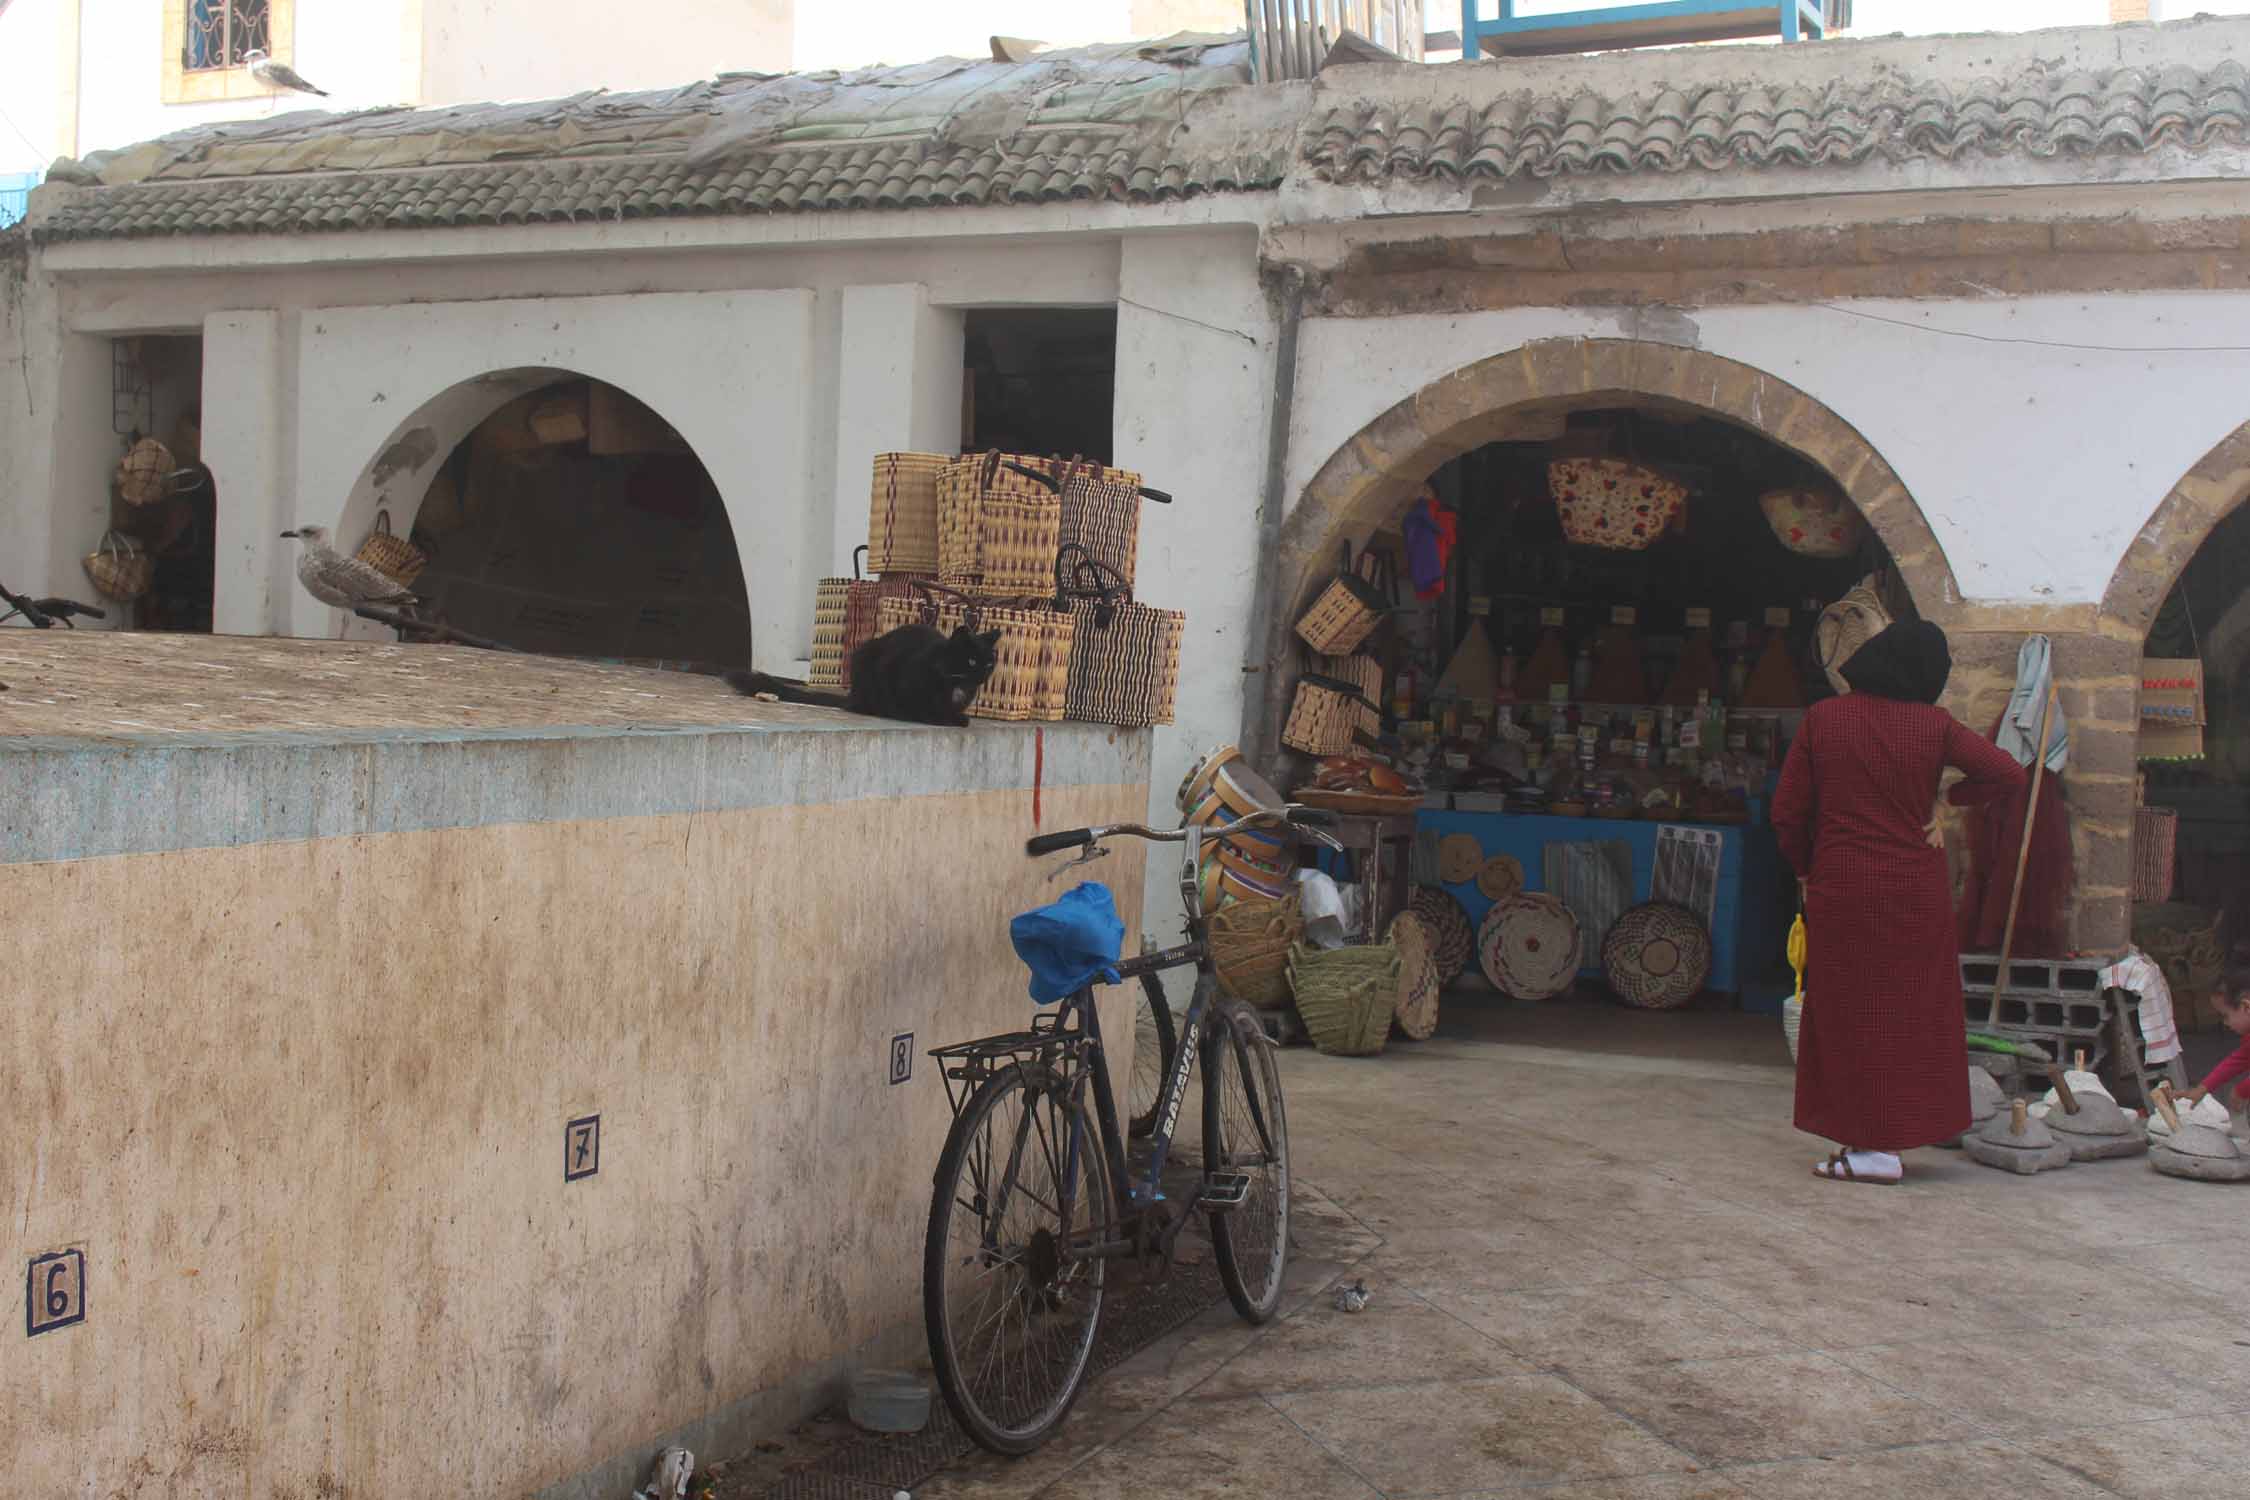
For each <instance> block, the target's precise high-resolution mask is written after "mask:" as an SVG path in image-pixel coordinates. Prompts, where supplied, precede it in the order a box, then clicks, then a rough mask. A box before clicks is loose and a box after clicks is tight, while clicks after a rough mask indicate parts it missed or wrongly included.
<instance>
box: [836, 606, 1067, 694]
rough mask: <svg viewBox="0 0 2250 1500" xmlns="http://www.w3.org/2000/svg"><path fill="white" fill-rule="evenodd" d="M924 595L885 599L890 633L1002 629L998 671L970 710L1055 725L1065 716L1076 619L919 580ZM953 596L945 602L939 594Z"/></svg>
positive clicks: (882, 616)
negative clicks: (923, 628)
mask: <svg viewBox="0 0 2250 1500" xmlns="http://www.w3.org/2000/svg"><path fill="white" fill-rule="evenodd" d="M914 587H915V589H916V590H917V591H918V592H919V594H920V595H921V597H919V598H903V599H902V598H895V597H893V598H885V599H884V600H883V601H882V604H881V610H880V621H881V628H882V630H883V631H884V632H886V633H887V632H889V631H893V630H896V629H898V628H899V627H900V626H901V625H914V624H921V625H928V626H930V627H932V628H933V629H937V630H942V631H944V632H945V633H946V634H948V635H951V634H952V633H953V632H954V631H956V630H959V629H961V628H963V627H964V626H965V627H967V628H968V629H970V630H996V631H998V632H999V633H1000V639H999V641H998V642H997V643H996V644H995V645H994V647H993V654H994V657H995V663H994V666H993V669H992V675H991V676H990V677H988V678H987V679H985V684H984V686H983V688H981V689H980V690H979V691H978V693H977V695H976V697H975V698H974V699H972V700H970V703H969V707H968V714H969V716H970V717H971V718H976V719H1002V720H1007V721H1010V722H1016V723H1021V722H1024V721H1027V720H1037V721H1042V722H1048V723H1052V722H1054V721H1056V720H1059V719H1061V718H1062V716H1063V687H1064V684H1065V683H1066V682H1067V681H1068V679H1069V675H1070V651H1071V644H1072V638H1071V619H1070V616H1069V615H1068V614H1066V613H1063V612H1061V611H1057V610H1053V609H1045V608H1032V609H1010V608H1005V607H999V606H991V605H981V604H978V603H977V602H976V601H974V600H970V599H964V598H961V597H960V596H959V595H957V594H953V593H952V591H951V590H949V589H946V588H943V587H941V586H938V585H933V584H928V583H920V582H917V583H916V584H915V585H914ZM940 594H946V595H949V596H950V597H948V598H946V599H943V600H941V599H940V598H939V597H938V596H939V595H940Z"/></svg>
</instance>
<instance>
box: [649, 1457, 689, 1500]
mask: <svg viewBox="0 0 2250 1500" xmlns="http://www.w3.org/2000/svg"><path fill="white" fill-rule="evenodd" d="M694 1476H695V1455H694V1454H692V1453H690V1452H688V1451H687V1449H685V1448H667V1449H665V1450H664V1451H663V1452H662V1453H659V1454H658V1455H657V1456H656V1472H655V1473H653V1474H651V1475H649V1477H648V1488H647V1489H644V1490H635V1491H634V1494H635V1495H645V1496H647V1497H648V1500H687V1487H688V1480H690V1479H691V1478H693V1477H694Z"/></svg>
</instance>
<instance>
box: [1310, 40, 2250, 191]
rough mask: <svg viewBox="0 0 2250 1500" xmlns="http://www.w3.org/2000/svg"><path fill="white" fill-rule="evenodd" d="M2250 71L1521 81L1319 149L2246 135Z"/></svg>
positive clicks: (1667, 160)
mask: <svg viewBox="0 0 2250 1500" xmlns="http://www.w3.org/2000/svg"><path fill="white" fill-rule="evenodd" d="M2246 135H2250V74H2246V73H2245V71H2244V68H2243V65H2242V64H2241V63H2239V62H2236V61H2233V60H2232V59H2229V60H2227V61H2225V62H2221V63H2218V64H2216V65H2215V66H2213V67H2210V68H2208V69H2197V68H2192V67H2187V66H2172V67H2166V68H2162V69H2142V68H2119V69H2116V70H2114V71H2111V72H2107V73H2095V72H2085V71H2073V72H2067V73H2055V74H2049V73H2047V72H2045V71H2044V70H2037V69H2034V70H2030V71H2027V72H2024V73H2022V74H2019V75H2018V76H2016V77H2015V78H2013V79H2012V80H2010V81H2008V82H2006V83H1996V82H1983V83H1978V84H1975V85H1973V86H1970V87H1965V88H1961V89H1958V90H1956V89H1950V88H1947V87H1945V86H1944V85H1942V84H1922V85H1914V84H1908V83H1904V82H1901V81H1899V80H1896V79H1884V80H1881V81H1878V82H1874V83H1858V82H1849V81H1843V80H1838V81H1832V82H1829V83H1827V84H1826V85H1824V86H1821V87H1817V88H1815V87H1809V86H1793V87H1786V88H1780V89H1771V90H1769V89H1765V88H1758V87H1741V86H1733V87H1707V88H1698V89H1695V90H1692V91H1682V90H1679V89H1661V90H1657V91H1652V92H1650V93H1648V94H1646V95H1638V94H1636V95H1627V96H1620V97H1608V96H1604V95H1601V94H1595V93H1581V94H1577V95H1575V96H1570V97H1565V96H1560V95H1548V96H1532V95H1523V94H1515V95H1509V96H1505V97H1502V98H1499V99H1496V100H1494V101H1493V102H1491V103H1489V104H1485V105H1482V106H1481V107H1480V106H1477V105H1474V104H1468V103H1462V104H1453V105H1447V106H1440V107H1435V108H1415V107H1392V106H1389V105H1387V104H1367V103H1358V104H1350V105H1344V106H1341V107H1336V108H1331V109H1329V110H1327V111H1326V112H1325V114H1324V116H1323V118H1322V119H1321V120H1320V122H1319V123H1318V125H1317V126H1316V127H1315V128H1314V129H1313V130H1312V132H1311V133H1310V137H1309V139H1308V142H1307V147H1306V160H1307V161H1308V163H1309V164H1310V165H1311V166H1312V168H1313V170H1314V173H1315V175H1317V176H1319V177H1320V178H1322V179H1325V180H1327V181H1331V182H1365V181H1377V180H1381V179H1385V178H1407V179H1424V180H1440V181H1457V182H1467V181H1474V180H1477V179H1494V180H1504V179H1507V178H1511V177H1517V176H1531V177H1554V176H1559V175H1563V174H1572V173H1597V172H1686V171H1691V170H1703V171H1718V170H1721V169H1725V168H1730V167H1779V166H1800V167H1802V166H1822V165H1846V166H1849V165H1857V164H1859V163H1862V162H1867V161H1871V160H1883V161H1893V162H1896V161H1910V160H1915V159H1918V158H1923V159H1938V160H1944V161H1952V160H1956V159H1958V158H1962V157H1968V156H1973V155H1978V154H1983V155H2000V154H2007V153H2020V154H2024V155H2030V156H2036V157H2052V156H2064V155H2071V156H2087V155H2094V154H2097V153H2145V152H2149V151H2154V150H2157V149H2159V148H2161V147H2165V146H2184V147H2191V148H2193V147H2202V146H2207V145H2210V144H2212V143H2214V142H2221V141H2223V142H2229V143H2233V144H2241V143H2243V141H2244V140H2245V137H2246Z"/></svg>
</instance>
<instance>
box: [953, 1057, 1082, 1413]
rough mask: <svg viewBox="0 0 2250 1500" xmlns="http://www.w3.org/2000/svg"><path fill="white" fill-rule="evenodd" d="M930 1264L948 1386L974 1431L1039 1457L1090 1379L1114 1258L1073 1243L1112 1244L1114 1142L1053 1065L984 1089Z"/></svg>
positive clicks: (961, 1137)
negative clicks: (1083, 1252)
mask: <svg viewBox="0 0 2250 1500" xmlns="http://www.w3.org/2000/svg"><path fill="white" fill-rule="evenodd" d="M935 1186H936V1192H935V1194H934V1196H933V1197H932V1199H931V1202H930V1228H929V1237H928V1239H927V1240H926V1241H925V1243H924V1245H923V1254H922V1316H923V1319H924V1321H925V1322H926V1323H927V1325H928V1328H929V1335H930V1360H931V1363H932V1364H933V1365H934V1366H935V1367H936V1370H937V1380H938V1387H939V1389H941V1390H943V1391H944V1392H945V1400H946V1404H947V1405H948V1406H950V1407H951V1408H952V1409H953V1415H954V1416H955V1417H956V1418H957V1419H959V1421H960V1423H961V1427H962V1430H963V1431H965V1432H967V1433H968V1434H969V1436H970V1437H972V1438H974V1439H975V1440H976V1441H977V1442H978V1443H979V1444H981V1445H982V1446H984V1447H986V1448H989V1449H991V1450H992V1451H993V1452H995V1453H1006V1454H1018V1453H1029V1452H1030V1451H1031V1450H1032V1449H1034V1448H1037V1447H1038V1446H1039V1445H1040V1444H1041V1443H1042V1442H1044V1441H1046V1439H1047V1437H1048V1435H1049V1434H1050V1433H1052V1432H1053V1431H1054V1430H1055V1428H1056V1427H1057V1426H1058V1425H1059V1424H1060V1423H1061V1422H1062V1419H1063V1417H1064V1415H1065V1414H1066V1413H1068V1412H1069V1410H1070V1404H1071V1402H1072V1401H1074V1400H1076V1399H1077V1396H1078V1390H1079V1387H1080V1386H1082V1385H1083V1384H1084V1383H1085V1380H1086V1369H1087V1361H1088V1360H1089V1359H1090V1358H1091V1356H1092V1355H1093V1352H1094V1334H1095V1332H1096V1330H1097V1329H1098V1328H1099V1326H1100V1324H1101V1311H1102V1286H1103V1281H1104V1272H1105V1270H1106V1268H1107V1266H1108V1264H1109V1263H1108V1262H1107V1261H1105V1260H1098V1259H1084V1258H1074V1257H1073V1256H1071V1255H1069V1254H1068V1253H1067V1251H1068V1250H1069V1249H1070V1248H1071V1247H1072V1246H1085V1245H1089V1244H1095V1243H1100V1242H1102V1241H1106V1240H1108V1239H1110V1238H1112V1235H1111V1233H1110V1226H1111V1223H1112V1219H1113V1205H1112V1200H1111V1198H1110V1187H1109V1174H1108V1172H1107V1171H1106V1170H1105V1168H1104V1163H1103V1159H1102V1146H1101V1137H1100V1135H1099V1134H1097V1133H1096V1131H1095V1129H1094V1124H1093V1120H1092V1119H1091V1117H1090V1116H1089V1115H1088V1113H1087V1110H1086V1107H1085V1105H1084V1104H1082V1103H1078V1102H1075V1101H1073V1100H1072V1099H1071V1097H1070V1090H1069V1085H1068V1084H1067V1083H1066V1082H1065V1081H1064V1080H1063V1078H1062V1077H1060V1076H1059V1075H1058V1074H1057V1073H1056V1072H1055V1071H1054V1070H1053V1069H1052V1068H1048V1067H1045V1066H1043V1065H1039V1064H1028V1063H1023V1064H1017V1065H1016V1066H1014V1067H1011V1068H1008V1069H1006V1070H1004V1071H1002V1072H999V1073H996V1074H994V1075H993V1076H992V1077H991V1078H989V1079H987V1080H986V1081H985V1082H984V1083H983V1084H982V1085H980V1086H979V1087H978V1089H977V1091H976V1092H975V1093H974V1094H973V1095H971V1096H970V1098H969V1102H968V1103H967V1104H966V1105H965V1106H964V1107H963V1108H962V1110H961V1114H960V1117H959V1118H957V1119H956V1120H955V1121H954V1122H953V1129H952V1130H951V1131H950V1132H949V1133H948V1134H947V1136H946V1140H945V1153H944V1155H943V1156H941V1157H939V1159H938V1170H937V1180H936V1184H935Z"/></svg>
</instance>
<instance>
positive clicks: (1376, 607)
mask: <svg viewBox="0 0 2250 1500" xmlns="http://www.w3.org/2000/svg"><path fill="white" fill-rule="evenodd" d="M1390 611H1391V604H1390V601H1389V600H1388V599H1386V598H1384V597H1383V591H1382V590H1381V589H1379V588H1377V587H1376V586H1375V585H1374V584H1373V583H1371V582H1370V581H1368V580H1367V579H1365V578H1363V577H1361V576H1360V574H1359V572H1358V571H1357V570H1356V569H1354V568H1353V567H1352V544H1351V543H1350V542H1346V543H1344V566H1343V570H1342V571H1341V572H1339V573H1338V574H1337V575H1336V576H1335V577H1334V578H1333V579H1331V580H1329V583H1328V587H1326V588H1324V589H1322V590H1321V591H1320V597H1319V598H1317V599H1315V600H1313V603H1312V608H1310V609H1308V610H1306V611H1305V612H1304V614H1303V615H1302V616H1300V617H1299V618H1298V620H1297V638H1298V639H1299V640H1301V641H1303V642H1304V643H1305V644H1306V645H1308V646H1310V647H1312V648H1313V650H1314V651H1316V652H1318V653H1319V654H1320V655H1322V656H1349V655H1351V654H1352V653H1353V652H1355V651H1357V650H1358V649H1359V648H1360V643H1361V642H1363V641H1365V640H1366V639H1367V638H1368V637H1369V636H1370V635H1373V634H1374V633H1375V627H1376V626H1378V625H1380V624H1382V623H1383V617H1384V616H1385V615H1387V614H1389V613H1390Z"/></svg>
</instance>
